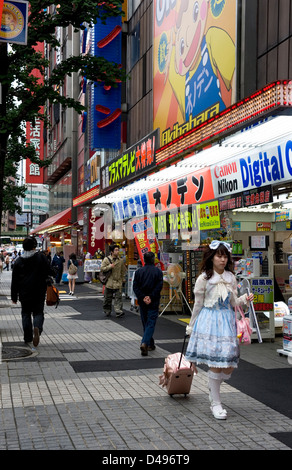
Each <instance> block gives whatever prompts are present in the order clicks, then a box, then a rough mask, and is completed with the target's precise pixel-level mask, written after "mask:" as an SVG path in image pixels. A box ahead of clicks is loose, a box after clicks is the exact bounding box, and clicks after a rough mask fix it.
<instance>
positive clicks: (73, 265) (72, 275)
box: [68, 253, 78, 295]
mask: <svg viewBox="0 0 292 470" xmlns="http://www.w3.org/2000/svg"><path fill="white" fill-rule="evenodd" d="M77 270H78V261H77V259H76V255H75V253H71V255H70V256H69V260H68V284H69V295H74V290H75V282H76V279H78V275H77Z"/></svg>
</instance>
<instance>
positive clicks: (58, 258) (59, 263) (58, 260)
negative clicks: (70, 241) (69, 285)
mask: <svg viewBox="0 0 292 470" xmlns="http://www.w3.org/2000/svg"><path fill="white" fill-rule="evenodd" d="M64 263H65V258H64V256H63V251H60V253H56V254H55V256H54V258H53V261H52V266H53V268H54V269H55V272H56V274H55V276H56V283H57V284H60V282H61V280H62V274H63V270H64Z"/></svg>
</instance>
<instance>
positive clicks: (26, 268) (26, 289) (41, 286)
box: [11, 252, 55, 302]
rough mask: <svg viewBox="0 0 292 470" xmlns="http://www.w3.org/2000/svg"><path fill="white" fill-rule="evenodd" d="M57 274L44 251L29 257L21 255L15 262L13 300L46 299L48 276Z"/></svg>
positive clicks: (12, 288)
mask: <svg viewBox="0 0 292 470" xmlns="http://www.w3.org/2000/svg"><path fill="white" fill-rule="evenodd" d="M53 275H55V273H54V269H53V268H52V267H51V265H50V263H49V261H48V259H47V257H46V256H45V255H44V253H40V252H36V253H34V254H33V255H32V256H30V257H29V258H24V257H22V256H20V257H19V258H17V260H16V261H15V263H14V267H13V271H12V282H11V300H12V301H13V302H17V300H18V299H19V300H20V302H30V301H33V302H38V301H44V300H45V296H46V290H47V282H46V280H47V278H48V276H53Z"/></svg>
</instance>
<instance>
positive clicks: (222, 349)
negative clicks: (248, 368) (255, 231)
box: [186, 240, 253, 419]
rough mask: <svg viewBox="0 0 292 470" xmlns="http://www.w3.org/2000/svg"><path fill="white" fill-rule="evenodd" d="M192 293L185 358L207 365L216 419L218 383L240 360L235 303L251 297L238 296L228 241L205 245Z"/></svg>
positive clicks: (219, 406)
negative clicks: (192, 302)
mask: <svg viewBox="0 0 292 470" xmlns="http://www.w3.org/2000/svg"><path fill="white" fill-rule="evenodd" d="M194 294H195V304H194V309H193V313H192V316H191V320H190V323H189V325H188V326H187V330H186V333H187V335H190V340H189V344H188V347H187V351H186V359H187V360H188V361H190V362H194V363H196V364H207V365H208V366H209V371H208V379H209V391H210V394H209V399H210V403H211V411H212V414H213V416H214V417H215V418H216V419H226V417H227V412H226V410H224V409H223V408H222V404H221V399H220V386H221V383H222V382H223V381H224V380H227V379H229V378H230V376H231V374H232V371H233V369H234V368H236V367H237V366H238V361H239V344H238V339H237V331H236V318H235V312H234V307H235V305H242V304H247V303H248V302H249V301H252V300H253V294H250V295H247V294H244V295H242V296H241V297H238V296H237V281H236V278H235V276H234V274H233V261H232V257H231V247H230V245H229V244H228V243H225V242H221V241H218V240H213V241H212V243H211V244H210V245H209V247H208V248H207V249H206V251H205V253H204V257H203V261H202V265H201V274H200V276H199V277H198V279H197V281H196V284H195V289H194Z"/></svg>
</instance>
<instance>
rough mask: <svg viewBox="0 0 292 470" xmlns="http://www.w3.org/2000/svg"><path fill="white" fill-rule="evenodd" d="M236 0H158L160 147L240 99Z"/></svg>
mask: <svg viewBox="0 0 292 470" xmlns="http://www.w3.org/2000/svg"><path fill="white" fill-rule="evenodd" d="M236 4H237V2H236V0H180V1H177V0H172V1H168V2H165V1H164V2H161V1H160V0H154V53H153V61H154V63H153V128H154V129H157V128H159V129H160V146H164V145H167V144H169V143H170V142H172V141H173V140H174V139H175V138H177V137H179V136H181V135H183V134H185V133H186V132H188V131H190V130H191V129H193V128H195V127H197V126H198V125H200V124H202V123H204V122H205V121H207V120H208V119H210V118H211V117H213V116H215V115H216V114H218V113H219V112H221V111H223V110H224V109H226V108H227V107H229V106H230V105H231V104H232V103H233V102H234V101H235V60H236Z"/></svg>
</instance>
